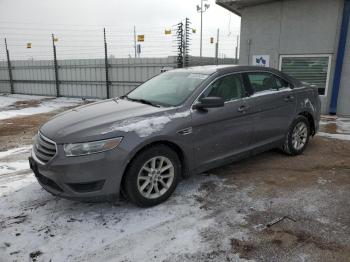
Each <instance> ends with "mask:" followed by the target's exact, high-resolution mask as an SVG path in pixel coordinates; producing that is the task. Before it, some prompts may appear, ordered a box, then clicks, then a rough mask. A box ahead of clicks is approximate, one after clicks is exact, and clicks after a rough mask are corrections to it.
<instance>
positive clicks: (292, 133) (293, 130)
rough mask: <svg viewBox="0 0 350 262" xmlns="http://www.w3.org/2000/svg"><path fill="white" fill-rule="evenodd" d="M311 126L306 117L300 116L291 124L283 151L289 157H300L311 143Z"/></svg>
mask: <svg viewBox="0 0 350 262" xmlns="http://www.w3.org/2000/svg"><path fill="white" fill-rule="evenodd" d="M309 138H310V124H309V121H308V120H307V118H306V117H304V116H298V117H297V118H296V119H295V120H294V121H293V123H292V124H291V126H290V128H289V131H288V134H287V136H286V140H285V142H284V145H283V151H284V152H285V153H286V154H288V155H292V156H295V155H300V154H301V153H302V152H303V151H304V150H305V148H306V147H307V145H308V143H309Z"/></svg>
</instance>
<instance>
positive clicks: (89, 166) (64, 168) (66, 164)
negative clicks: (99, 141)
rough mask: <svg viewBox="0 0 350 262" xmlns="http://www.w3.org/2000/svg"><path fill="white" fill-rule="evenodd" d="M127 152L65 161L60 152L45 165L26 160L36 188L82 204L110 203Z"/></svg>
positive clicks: (115, 193) (121, 151)
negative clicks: (34, 178) (85, 202)
mask: <svg viewBox="0 0 350 262" xmlns="http://www.w3.org/2000/svg"><path fill="white" fill-rule="evenodd" d="M126 159H127V152H126V151H124V150H123V149H121V148H116V149H113V150H110V151H106V152H102V153H98V154H92V155H87V156H79V157H66V156H65V155H64V153H63V148H59V149H58V154H57V155H56V156H55V157H54V158H53V159H52V160H50V161H49V162H48V163H47V164H43V163H41V162H40V161H37V159H36V157H35V155H34V152H33V151H32V156H31V157H30V158H29V163H30V168H31V169H32V170H33V172H34V174H35V176H36V178H37V180H38V182H39V183H40V185H41V186H42V187H43V188H44V189H45V190H46V191H48V192H50V193H51V194H53V195H56V196H60V197H63V198H68V199H75V200H83V201H84V200H85V201H102V200H104V201H105V200H110V201H114V200H117V199H118V198H119V194H120V183H121V179H122V176H123V173H124V170H125V168H126V164H127V163H126Z"/></svg>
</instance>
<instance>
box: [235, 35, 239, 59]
mask: <svg viewBox="0 0 350 262" xmlns="http://www.w3.org/2000/svg"><path fill="white" fill-rule="evenodd" d="M238 43H239V35H237V43H236V54H235V62H236V64H238Z"/></svg>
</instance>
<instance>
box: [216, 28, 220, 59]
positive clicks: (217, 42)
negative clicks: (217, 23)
mask: <svg viewBox="0 0 350 262" xmlns="http://www.w3.org/2000/svg"><path fill="white" fill-rule="evenodd" d="M219 34H220V31H219V28H218V31H217V34H216V43H215V61H216V65H218V64H219Z"/></svg>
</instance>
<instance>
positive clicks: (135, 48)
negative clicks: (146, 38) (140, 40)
mask: <svg viewBox="0 0 350 262" xmlns="http://www.w3.org/2000/svg"><path fill="white" fill-rule="evenodd" d="M134 50H135V58H136V56H137V47H136V26H134Z"/></svg>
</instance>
